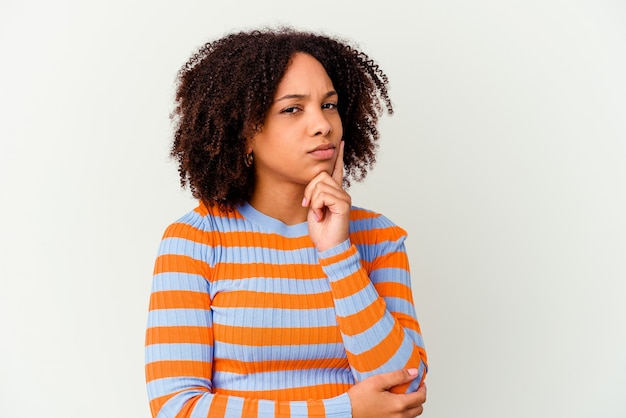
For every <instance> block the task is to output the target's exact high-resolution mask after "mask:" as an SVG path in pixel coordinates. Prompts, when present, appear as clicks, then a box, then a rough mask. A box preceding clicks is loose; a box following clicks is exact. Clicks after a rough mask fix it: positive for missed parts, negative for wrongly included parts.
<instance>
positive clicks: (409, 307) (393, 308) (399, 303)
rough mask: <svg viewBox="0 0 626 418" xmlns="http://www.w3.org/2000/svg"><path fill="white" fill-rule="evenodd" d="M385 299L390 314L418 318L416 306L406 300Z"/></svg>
mask: <svg viewBox="0 0 626 418" xmlns="http://www.w3.org/2000/svg"><path fill="white" fill-rule="evenodd" d="M384 299H385V303H386V304H387V310H388V311H389V312H399V313H403V314H406V315H410V316H412V317H414V318H417V315H416V314H415V306H413V304H412V303H409V301H407V300H406V299H402V298H396V297H385V298H384Z"/></svg>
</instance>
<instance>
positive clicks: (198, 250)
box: [159, 238, 317, 265]
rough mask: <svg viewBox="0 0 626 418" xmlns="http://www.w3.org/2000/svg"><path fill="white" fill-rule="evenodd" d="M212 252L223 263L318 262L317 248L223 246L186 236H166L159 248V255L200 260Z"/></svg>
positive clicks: (311, 263)
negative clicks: (260, 261) (197, 240)
mask: <svg viewBox="0 0 626 418" xmlns="http://www.w3.org/2000/svg"><path fill="white" fill-rule="evenodd" d="M216 244H217V243H216ZM211 253H214V254H215V255H217V254H219V260H215V261H219V262H222V263H256V262H258V261H259V260H263V262H264V263H268V264H293V263H298V264H310V265H315V264H317V251H316V250H315V248H300V249H295V250H280V249H275V248H266V247H254V246H248V247H243V246H237V247H223V246H220V245H207V244H202V243H198V242H194V241H190V240H187V239H184V238H165V239H163V241H162V245H161V248H160V250H159V255H163V254H175V255H185V256H188V257H192V258H195V259H198V260H203V259H204V258H205V257H204V254H211ZM205 261H208V260H205Z"/></svg>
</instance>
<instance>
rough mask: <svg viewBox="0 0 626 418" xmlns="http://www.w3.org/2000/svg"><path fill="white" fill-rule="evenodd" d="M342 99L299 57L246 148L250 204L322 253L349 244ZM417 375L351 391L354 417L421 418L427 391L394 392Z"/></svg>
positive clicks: (314, 65)
mask: <svg viewBox="0 0 626 418" xmlns="http://www.w3.org/2000/svg"><path fill="white" fill-rule="evenodd" d="M338 100H339V98H338V97H337V93H336V92H335V89H334V87H333V83H332V81H331V80H330V78H329V77H328V74H327V73H326V70H325V69H324V67H323V66H322V65H321V64H320V63H319V62H318V61H317V60H316V59H315V58H313V57H312V56H310V55H308V54H304V53H298V54H296V55H294V57H293V59H292V62H291V64H290V65H289V67H288V68H287V71H286V72H285V75H284V77H283V79H282V80H281V81H280V83H279V84H278V87H277V90H276V94H275V97H274V102H273V104H272V106H271V108H270V110H269V112H268V114H267V116H266V118H265V121H264V124H263V128H262V130H261V132H258V133H257V134H256V135H255V136H254V137H253V138H251V139H250V140H249V141H248V145H247V152H248V153H250V152H252V153H253V155H254V166H255V175H256V187H255V190H254V192H253V194H252V198H251V199H250V204H251V205H252V206H253V207H255V208H256V209H257V210H258V211H260V212H262V213H265V214H266V215H269V216H271V217H273V218H275V219H278V220H281V221H282V222H284V223H285V224H287V225H293V224H297V223H301V222H305V221H306V222H307V225H308V229H309V236H310V238H311V240H312V241H313V244H314V245H315V247H316V248H317V249H318V251H325V250H327V249H330V248H332V247H335V246H337V245H338V244H340V243H342V242H344V241H345V240H347V239H348V238H349V221H350V208H351V205H352V200H351V198H350V195H349V194H348V193H347V192H346V191H345V190H344V189H343V186H342V180H343V169H344V167H343V148H344V147H343V142H342V141H341V138H342V135H343V129H342V123H341V118H340V116H339V113H338V112H337V102H338ZM416 376H417V370H415V369H409V370H396V371H393V372H389V373H384V374H380V375H377V376H372V377H369V378H367V379H365V380H363V381H361V382H359V383H357V384H356V385H354V386H353V387H352V388H350V390H349V391H348V396H349V397H350V400H351V402H352V408H353V411H352V414H353V418H370V417H372V418H380V417H416V416H418V415H420V414H421V413H422V411H423V406H422V404H423V403H424V402H426V387H425V386H424V385H422V386H421V387H420V388H419V390H418V391H416V392H413V393H408V394H395V393H392V392H390V391H389V389H390V388H392V387H394V386H398V385H401V384H404V383H406V382H408V381H411V380H412V379H415V377H416Z"/></svg>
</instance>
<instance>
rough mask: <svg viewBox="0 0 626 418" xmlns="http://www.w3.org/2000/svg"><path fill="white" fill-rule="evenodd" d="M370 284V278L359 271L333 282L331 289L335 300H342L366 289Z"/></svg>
mask: <svg viewBox="0 0 626 418" xmlns="http://www.w3.org/2000/svg"><path fill="white" fill-rule="evenodd" d="M368 284H370V280H369V277H367V275H365V274H364V273H363V272H362V271H359V270H357V271H355V272H354V273H352V274H350V275H348V276H346V277H344V278H342V279H339V280H337V281H335V282H331V283H330V288H331V290H332V292H333V297H334V298H335V299H342V298H346V297H348V296H352V295H354V294H356V293H358V292H359V291H361V290H363V289H365V288H366V287H367V285H368Z"/></svg>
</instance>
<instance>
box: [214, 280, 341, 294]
mask: <svg viewBox="0 0 626 418" xmlns="http://www.w3.org/2000/svg"><path fill="white" fill-rule="evenodd" d="M213 287H214V288H219V289H221V290H252V291H257V292H267V291H270V290H275V291H276V292H277V293H289V294H291V295H310V294H314V293H324V292H329V291H330V284H329V282H328V279H327V278H326V277H320V278H315V279H299V278H295V279H294V278H280V277H250V278H245V279H233V280H219V281H217V282H215V283H213Z"/></svg>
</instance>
